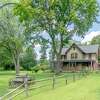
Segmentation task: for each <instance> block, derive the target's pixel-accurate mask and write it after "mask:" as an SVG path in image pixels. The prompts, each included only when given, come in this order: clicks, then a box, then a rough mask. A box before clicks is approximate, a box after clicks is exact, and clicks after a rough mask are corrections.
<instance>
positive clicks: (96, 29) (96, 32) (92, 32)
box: [74, 0, 100, 43]
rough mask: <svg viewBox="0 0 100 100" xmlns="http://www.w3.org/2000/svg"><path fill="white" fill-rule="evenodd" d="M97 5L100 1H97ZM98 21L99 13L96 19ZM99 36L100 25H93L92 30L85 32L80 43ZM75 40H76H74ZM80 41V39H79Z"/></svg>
mask: <svg viewBox="0 0 100 100" xmlns="http://www.w3.org/2000/svg"><path fill="white" fill-rule="evenodd" d="M97 1H98V3H99V4H100V0H97ZM97 19H98V21H100V12H99V16H98V17H97ZM97 35H100V23H94V24H93V26H92V28H90V30H89V31H88V32H87V34H86V36H85V37H84V39H81V41H82V43H84V42H88V41H91V40H92V38H93V37H95V36H97ZM74 39H76V38H74ZM79 40H80V39H79Z"/></svg>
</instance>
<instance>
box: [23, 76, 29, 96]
mask: <svg viewBox="0 0 100 100" xmlns="http://www.w3.org/2000/svg"><path fill="white" fill-rule="evenodd" d="M24 84H25V94H26V97H28V77H27V75H26V77H25V78H24Z"/></svg>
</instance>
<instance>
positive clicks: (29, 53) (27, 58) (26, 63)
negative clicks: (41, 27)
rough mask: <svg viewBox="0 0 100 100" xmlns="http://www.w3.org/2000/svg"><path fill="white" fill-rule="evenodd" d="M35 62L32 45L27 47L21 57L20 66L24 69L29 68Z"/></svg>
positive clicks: (34, 64)
mask: <svg viewBox="0 0 100 100" xmlns="http://www.w3.org/2000/svg"><path fill="white" fill-rule="evenodd" d="M36 64H37V60H36V53H35V51H34V49H33V48H32V47H28V48H27V49H26V51H25V52H24V53H23V56H22V57H21V66H22V67H23V68H24V69H26V70H31V69H32V68H33V67H34V66H36Z"/></svg>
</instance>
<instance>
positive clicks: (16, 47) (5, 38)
mask: <svg viewBox="0 0 100 100" xmlns="http://www.w3.org/2000/svg"><path fill="white" fill-rule="evenodd" d="M0 14H1V17H0V48H2V47H3V48H5V49H6V50H7V52H9V57H10V58H11V59H12V63H13V64H14V65H15V70H16V74H19V70H20V54H21V52H22V51H23V45H24V35H23V34H22V32H23V27H22V26H21V25H20V23H19V22H18V19H17V18H16V17H14V15H13V13H12V9H8V8H5V9H3V10H2V12H0Z"/></svg>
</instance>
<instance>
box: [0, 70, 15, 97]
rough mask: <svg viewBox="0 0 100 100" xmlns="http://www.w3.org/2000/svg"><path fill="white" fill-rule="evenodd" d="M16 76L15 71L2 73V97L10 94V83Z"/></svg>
mask: <svg viewBox="0 0 100 100" xmlns="http://www.w3.org/2000/svg"><path fill="white" fill-rule="evenodd" d="M14 75H15V73H14V72H13V71H10V72H9V71H0V96H2V95H4V94H5V93H7V92H9V86H8V81H9V80H10V79H11V78H12V77H13V76H14Z"/></svg>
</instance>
